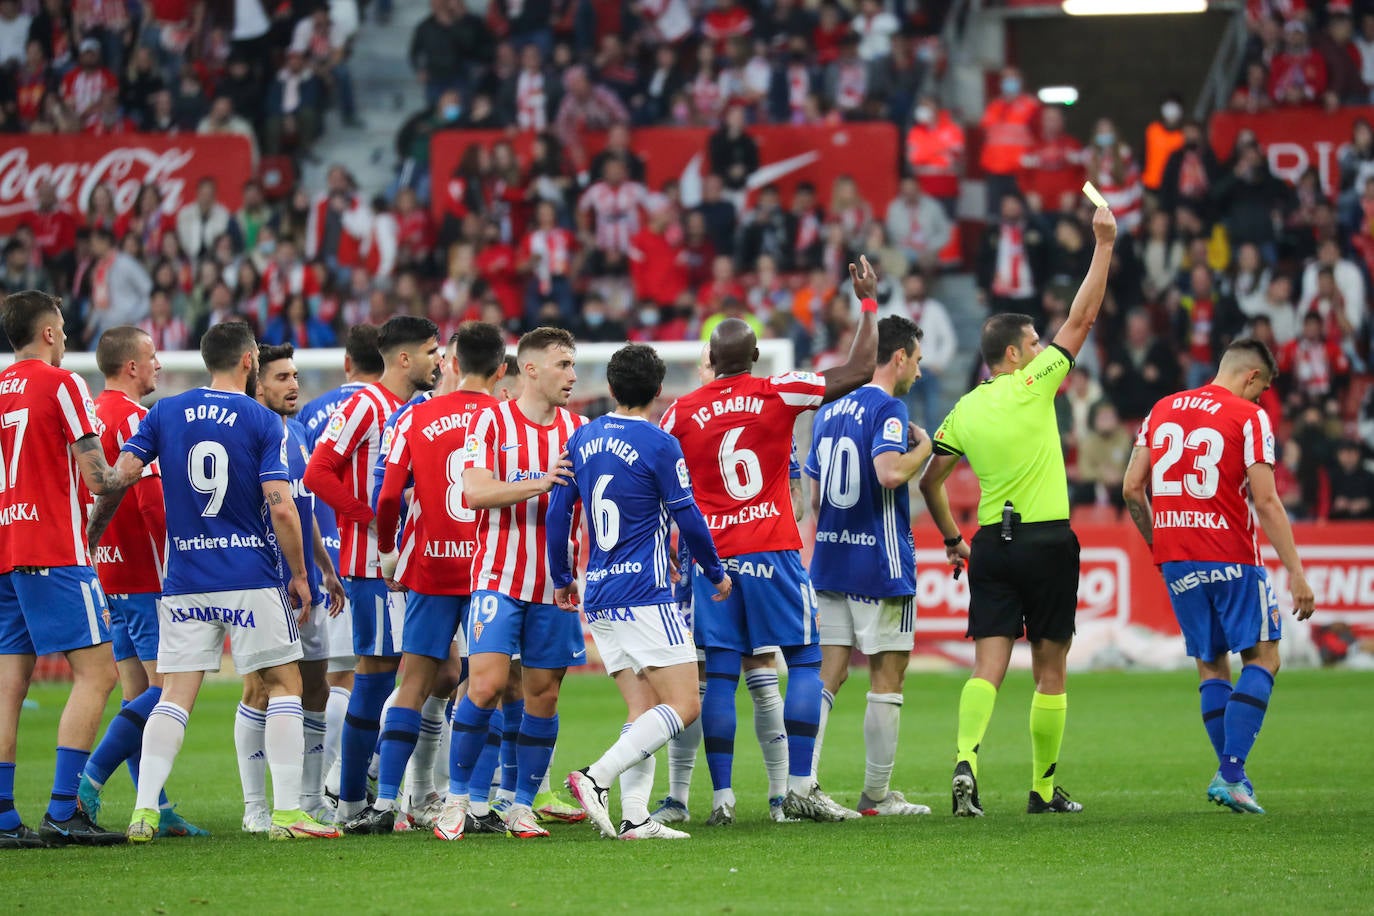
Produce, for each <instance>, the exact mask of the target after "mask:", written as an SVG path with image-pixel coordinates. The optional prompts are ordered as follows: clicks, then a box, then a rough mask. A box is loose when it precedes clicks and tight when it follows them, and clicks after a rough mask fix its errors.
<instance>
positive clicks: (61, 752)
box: [48, 745, 91, 821]
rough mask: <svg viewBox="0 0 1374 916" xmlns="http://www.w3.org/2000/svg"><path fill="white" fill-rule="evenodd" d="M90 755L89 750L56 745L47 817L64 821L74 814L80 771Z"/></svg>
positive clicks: (84, 766)
mask: <svg viewBox="0 0 1374 916" xmlns="http://www.w3.org/2000/svg"><path fill="white" fill-rule="evenodd" d="M90 756H91V752H90V751H84V750H81V749H80V748H75V747H62V746H60V745H59V746H58V748H57V767H56V769H55V770H54V771H53V778H52V797H51V798H50V799H49V800H48V817H50V818H52V819H53V820H55V821H65V820H70V819H71V817H72V815H74V814H76V790H77V787H78V786H79V785H80V783H81V771H82V770H84V769H85V768H86V760H87V759H88V758H89V757H90Z"/></svg>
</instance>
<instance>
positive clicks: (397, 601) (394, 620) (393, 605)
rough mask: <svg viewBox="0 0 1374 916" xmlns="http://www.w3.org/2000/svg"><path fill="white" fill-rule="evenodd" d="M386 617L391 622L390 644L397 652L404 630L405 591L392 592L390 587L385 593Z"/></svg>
mask: <svg viewBox="0 0 1374 916" xmlns="http://www.w3.org/2000/svg"><path fill="white" fill-rule="evenodd" d="M386 619H387V622H388V623H390V624H391V644H392V645H393V646H395V647H396V650H397V651H398V652H399V651H400V649H401V634H402V632H403V631H404V630H405V622H406V593H405V592H393V591H391V590H390V589H388V590H387V593H386Z"/></svg>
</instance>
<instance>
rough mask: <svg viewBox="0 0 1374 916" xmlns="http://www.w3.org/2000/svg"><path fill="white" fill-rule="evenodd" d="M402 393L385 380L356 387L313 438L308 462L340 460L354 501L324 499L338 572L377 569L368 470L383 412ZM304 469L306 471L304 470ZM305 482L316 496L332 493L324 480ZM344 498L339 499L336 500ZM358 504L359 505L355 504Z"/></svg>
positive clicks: (361, 573)
mask: <svg viewBox="0 0 1374 916" xmlns="http://www.w3.org/2000/svg"><path fill="white" fill-rule="evenodd" d="M404 403H405V399H404V398H400V397H397V396H396V395H395V394H392V392H391V391H390V390H389V389H388V388H386V387H385V386H384V385H381V384H378V383H374V384H371V385H368V386H366V387H364V388H360V389H358V391H357V392H355V393H354V394H353V396H352V397H350V398H349V399H348V400H347V401H345V402H344V403H343V404H342V405H341V406H340V407H339V409H338V410H336V411H334V413H333V414H332V415H331V416H330V417H329V423H328V425H327V426H325V429H324V433H323V434H322V435H321V436H320V439H319V441H318V442H316V443H315V453H314V454H313V455H312V456H311V458H310V464H311V465H312V466H313V465H316V463H317V461H318V460H320V459H323V462H322V463H325V464H328V463H330V461H331V459H330V457H329V456H328V455H327V454H326V455H321V452H325V453H329V452H332V453H333V458H332V461H333V462H334V463H337V462H339V461H342V463H343V482H344V484H345V486H346V487H347V493H348V496H349V497H351V499H352V500H355V501H356V502H353V503H350V504H348V505H335V503H334V502H330V501H329V499H326V502H329V504H330V507H331V508H333V510H334V512H335V514H336V515H338V517H339V541H340V544H339V575H341V576H356V577H359V578H363V579H375V578H377V577H378V576H380V575H381V572H380V570H379V568H378V564H379V561H378V558H377V535H376V534H375V533H374V532H372V531H370V530H369V528H368V523H369V522H371V521H372V512H371V509H370V504H371V500H372V471H373V468H374V467H375V466H376V464H377V458H378V456H379V454H380V452H381V447H382V431H383V428H384V427H385V426H386V421H387V418H388V417H390V416H391V415H392V414H393V413H395V412H396V411H397V410H398V409H399V408H400V406H401V405H402V404H404ZM307 473H309V471H307ZM306 485H307V486H308V487H310V489H311V490H312V491H313V492H314V493H315V495H316V496H317V497H321V498H323V497H326V496H333V494H332V493H330V492H329V489H330V488H329V486H328V484H326V485H325V486H323V487H321V486H317V485H315V484H314V483H312V482H311V481H309V480H307V481H306ZM338 502H343V500H338ZM359 506H361V508H359Z"/></svg>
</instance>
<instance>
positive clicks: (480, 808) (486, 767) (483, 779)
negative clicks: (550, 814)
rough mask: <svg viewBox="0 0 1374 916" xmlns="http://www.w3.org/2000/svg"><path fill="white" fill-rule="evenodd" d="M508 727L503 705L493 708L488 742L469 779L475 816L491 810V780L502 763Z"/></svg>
mask: <svg viewBox="0 0 1374 916" xmlns="http://www.w3.org/2000/svg"><path fill="white" fill-rule="evenodd" d="M505 727H506V714H505V712H504V711H502V709H501V707H499V706H498V707H497V708H496V709H494V710H492V713H491V721H490V722H489V723H488V724H487V738H486V743H485V744H483V745H482V750H481V753H479V754H478V755H477V763H475V764H473V767H472V777H471V779H469V780H468V798H469V800H470V806H469V808H468V810H469V811H471V812H472V815H473V817H481V816H482V815H484V814H486V813H487V811H489V810H490V807H489V803H490V801H491V782H492V779H493V778H494V777H495V776H496V768H497V767H498V766H499V765H500V763H501V736H502V734H503V732H504V731H505Z"/></svg>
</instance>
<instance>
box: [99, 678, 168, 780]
mask: <svg viewBox="0 0 1374 916" xmlns="http://www.w3.org/2000/svg"><path fill="white" fill-rule="evenodd" d="M161 699H162V688H161V687H149V688H148V689H147V690H145V691H143V692H142V693H140V694H139V695H138V696H136V697H134V698H133V699H132V700H130V701H129V702H128V703H127V704H125V705H124V707H123V708H122V709H120V710H119V714H118V715H116V716H115V717H114V718H113V719H111V720H110V724H109V727H108V728H106V729H105V737H103V738H101V739H100V744H98V745H96V748H95V750H93V751H91V756H90V759H89V760H87V761H86V776H87V778H89V779H90V780H91V782H93V783H95V784H96V785H98V786H101V785H104V784H105V783H107V782H109V780H110V776H111V774H113V773H114V771H115V770H116V769H118V768H119V766H120V764H122V763H124V761H126V760H128V759H129V758H130V757H136V756H137V755H138V752H139V750H140V748H141V747H142V745H143V726H144V724H145V723H146V722H147V721H148V714H149V713H151V712H152V711H153V707H154V706H156V705H157V703H158V700H161ZM135 766H137V764H135ZM136 781H137V780H135V782H136Z"/></svg>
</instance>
